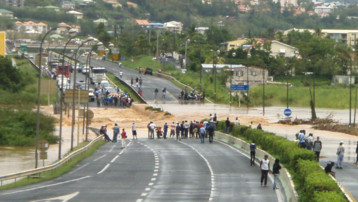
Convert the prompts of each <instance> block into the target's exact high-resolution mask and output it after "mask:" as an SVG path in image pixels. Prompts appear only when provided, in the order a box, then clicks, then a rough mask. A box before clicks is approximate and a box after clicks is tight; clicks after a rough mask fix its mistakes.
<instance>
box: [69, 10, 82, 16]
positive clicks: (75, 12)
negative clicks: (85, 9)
mask: <svg viewBox="0 0 358 202" xmlns="http://www.w3.org/2000/svg"><path fill="white" fill-rule="evenodd" d="M67 13H69V14H75V15H82V13H81V12H78V11H74V10H72V11H68V12H67Z"/></svg>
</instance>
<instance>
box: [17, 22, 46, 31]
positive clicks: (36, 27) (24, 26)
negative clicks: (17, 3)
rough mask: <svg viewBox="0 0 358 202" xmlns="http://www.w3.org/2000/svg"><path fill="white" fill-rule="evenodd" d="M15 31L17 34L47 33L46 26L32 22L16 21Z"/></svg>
mask: <svg viewBox="0 0 358 202" xmlns="http://www.w3.org/2000/svg"><path fill="white" fill-rule="evenodd" d="M15 29H16V31H17V32H19V33H27V34H41V33H45V32H47V24H45V23H42V22H39V23H35V22H33V21H27V22H20V21H16V22H15Z"/></svg>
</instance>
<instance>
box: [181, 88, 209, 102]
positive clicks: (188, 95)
mask: <svg viewBox="0 0 358 202" xmlns="http://www.w3.org/2000/svg"><path fill="white" fill-rule="evenodd" d="M178 99H181V100H204V99H205V91H203V92H197V91H196V88H194V89H193V90H192V91H191V92H189V88H188V87H187V86H186V87H185V89H184V90H182V91H181V92H180V94H179V95H178Z"/></svg>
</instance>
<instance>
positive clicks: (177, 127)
mask: <svg viewBox="0 0 358 202" xmlns="http://www.w3.org/2000/svg"><path fill="white" fill-rule="evenodd" d="M175 129H176V131H175V132H176V133H177V141H180V139H181V138H180V132H181V127H180V125H179V122H177V126H176V128H175Z"/></svg>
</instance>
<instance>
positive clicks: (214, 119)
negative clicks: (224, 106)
mask: <svg viewBox="0 0 358 202" xmlns="http://www.w3.org/2000/svg"><path fill="white" fill-rule="evenodd" d="M213 121H214V122H215V123H216V122H217V121H218V117H217V116H216V113H215V114H214V117H213Z"/></svg>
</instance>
